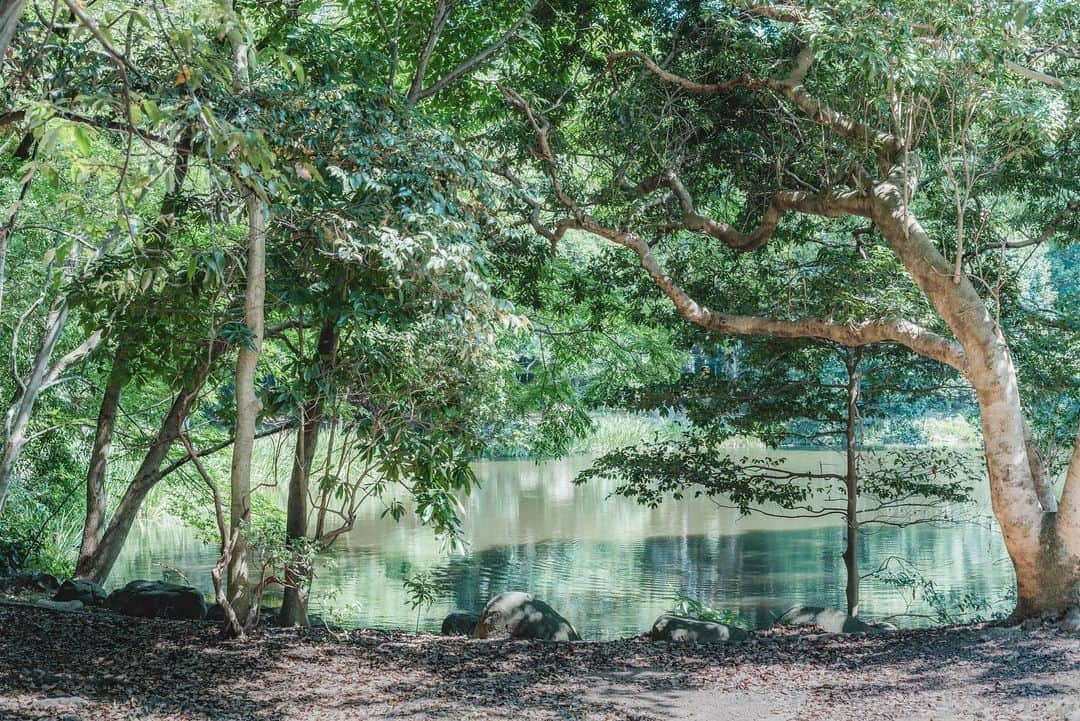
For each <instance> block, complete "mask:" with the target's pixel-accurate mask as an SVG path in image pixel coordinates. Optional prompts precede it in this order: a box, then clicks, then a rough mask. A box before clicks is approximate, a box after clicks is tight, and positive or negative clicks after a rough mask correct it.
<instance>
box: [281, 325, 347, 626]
mask: <svg viewBox="0 0 1080 721" xmlns="http://www.w3.org/2000/svg"><path fill="white" fill-rule="evenodd" d="M335 320H336V319H331V320H328V321H327V322H326V323H324V324H323V327H322V330H321V331H320V332H319V343H318V349H317V355H318V358H317V363H318V368H319V370H320V373H319V377H320V378H322V379H323V382H324V383H327V382H329V380H328V379H327V377H326V376H327V375H328V371H329V370H330V368H331V366H332V363H333V359H334V356H335V354H336V353H337V324H336V322H335ZM312 392H313V393H314V394H315V399H314V400H312V401H310V402H309V403H308V404H307V405H305V406H304V408H303V410H302V414H303V415H302V417H301V419H300V429H299V431H298V432H297V434H296V454H295V455H294V456H293V468H292V476H291V477H290V478H289V507H288V517H287V519H286V522H285V544H286V545H287V546H289V547H294V546H296V545H297V543H298V542H300V541H302V540H304V539H306V538H307V535H308V504H307V501H308V485H309V482H310V479H311V466H312V464H313V463H314V460H315V450H316V447H317V446H318V443H319V430H320V428H321V426H322V421H323V412H324V409H325V407H326V399H327V397H328V395H329V393H328V392H326V391H324V390H322V389H318V388H315V389H312ZM311 579H312V569H311V568H310V567H307V566H305V565H298V566H292V565H290V566H289V567H288V568H286V569H285V584H286V585H285V597H284V599H283V600H282V603H281V615H280V619H279V620H280V622H281V625H283V626H304V627H306V626H307V625H308V615H307V601H308V589H309V588H310V586H311Z"/></svg>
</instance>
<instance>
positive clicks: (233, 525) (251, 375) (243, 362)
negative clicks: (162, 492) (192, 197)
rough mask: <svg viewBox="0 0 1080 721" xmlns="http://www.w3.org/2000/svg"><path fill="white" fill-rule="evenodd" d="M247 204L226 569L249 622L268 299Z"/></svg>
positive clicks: (260, 242) (261, 236)
mask: <svg viewBox="0 0 1080 721" xmlns="http://www.w3.org/2000/svg"><path fill="white" fill-rule="evenodd" d="M245 204H246V206H247V214H248V252H247V289H246V291H245V293H244V323H245V324H246V325H247V327H248V329H249V330H250V331H251V338H250V339H249V344H247V345H244V346H242V347H241V348H240V353H239V355H238V356H237V359H236V443H235V444H234V445H233V454H232V469H231V474H230V478H231V489H232V498H231V502H230V506H229V530H230V532H231V533H235V532H237V530H239V537H238V538H237V541H236V544H235V545H234V546H233V552H232V557H231V558H230V559H229V566H228V569H227V576H226V580H227V587H228V597H229V603H230V604H231V605H232V607H233V610H234V611H235V612H236V615H237V617H239V618H247V616H248V611H249V610H250V608H251V589H250V585H249V582H248V559H247V538H246V533H245V528H244V527H245V526H246V525H247V524H248V522H249V521H250V518H251V456H252V452H253V450H254V447H255V428H256V425H257V423H258V418H259V412H260V411H261V410H262V402H261V401H260V400H259V397H258V395H256V393H255V370H256V366H257V365H258V363H259V355H260V354H261V352H262V342H263V305H264V303H265V299H266V265H265V263H266V230H265V226H264V222H265V221H264V218H263V208H262V203H261V202H260V201H259V198H258V196H256V195H255V194H254V192H250V191H249V195H248V196H247V198H246V201H245Z"/></svg>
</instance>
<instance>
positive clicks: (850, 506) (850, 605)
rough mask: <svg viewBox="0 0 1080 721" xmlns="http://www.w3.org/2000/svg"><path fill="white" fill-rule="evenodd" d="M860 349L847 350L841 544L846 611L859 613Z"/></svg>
mask: <svg viewBox="0 0 1080 721" xmlns="http://www.w3.org/2000/svg"><path fill="white" fill-rule="evenodd" d="M861 358H862V349H860V348H855V349H853V350H852V351H851V353H850V354H849V356H848V358H847V361H846V365H847V373H848V380H847V413H846V415H847V418H846V422H847V427H846V429H845V430H846V433H845V437H844V441H845V443H844V446H845V449H846V452H847V475H846V478H845V485H846V488H847V510H846V512H845V514H844V520H845V526H846V529H845V530H846V540H847V544H846V547H845V548H844V567H845V570H846V572H847V613H848V615H849V616H858V615H859V459H858V456H857V454H856V452H855V451H856V431H857V422H858V417H859V392H860V390H861V383H862V378H861V375H860V373H859V361H860V359H861Z"/></svg>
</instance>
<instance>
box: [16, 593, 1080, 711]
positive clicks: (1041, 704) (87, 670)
mask: <svg viewBox="0 0 1080 721" xmlns="http://www.w3.org/2000/svg"><path fill="white" fill-rule="evenodd" d="M1014 718H1015V719H1024V718H1031V719H1038V720H1039V721H1059V720H1060V721H1080V639H1078V638H1077V637H1076V636H1068V635H1065V634H1063V633H1062V632H1060V631H1058V630H1056V629H1054V628H1049V627H1040V628H1035V629H1030V630H1029V629H1020V628H994V627H984V626H966V627H957V628H949V629H937V630H923V631H907V632H898V633H893V634H886V635H875V636H861V637H860V636H854V635H853V636H844V637H841V636H824V635H818V636H794V635H790V634H787V635H782V636H765V637H761V638H757V639H755V640H753V641H750V642H748V643H742V644H733V645H727V646H723V645H714V646H693V645H668V644H657V643H650V642H648V641H646V640H643V639H630V640H624V641H604V642H582V643H573V644H565V643H563V644H555V643H542V642H525V641H501V642H500V641H472V640H466V639H455V638H441V637H437V636H426V635H415V634H410V633H404V632H386V631H369V630H360V631H350V632H347V633H340V634H330V633H328V632H325V631H323V632H315V631H310V632H301V631H295V630H267V631H261V632H258V633H257V634H255V635H253V636H251V637H249V638H248V639H246V640H244V641H222V640H220V638H219V637H218V635H217V629H216V628H215V627H214V626H213V625H210V624H203V623H191V622H183V621H152V620H144V619H136V618H128V617H125V616H118V615H112V614H110V613H105V612H101V613H63V612H56V611H50V610H46V609H40V608H35V607H32V606H25V605H14V604H3V605H0V719H4V720H5V721H38V720H40V719H59V720H62V721H98V720H101V721H113V720H116V719H125V720H129V719H130V720H134V719H139V720H140V721H142V720H147V721H149V720H153V721H158V720H164V719H169V720H171V721H173V720H175V721H179V720H183V721H209V720H215V721H216V720H223V721H224V720H230V721H231V720H233V719H236V720H239V719H245V720H246V719H258V720H263V719H265V720H266V721H271V720H274V721H276V720H278V719H289V720H293V719H295V720H297V721H301V720H302V721H307V720H308V719H312V720H319V721H322V720H326V721H338V720H342V721H344V720H345V719H348V720H349V721H352V720H354V719H365V720H366V719H376V720H387V721H389V720H390V719H393V720H395V721H399V720H416V721H418V720H420V719H437V720H446V721H450V720H451V719H453V720H455V721H457V720H459V719H460V720H463V721H464V720H467V719H507V720H509V719H515V720H522V721H540V720H544V721H547V720H554V719H580V720H583V721H584V720H588V721H600V720H602V719H620V720H622V719H626V720H627V721H631V720H633V721H655V720H658V719H665V720H682V719H686V720H694V721H699V720H700V721H706V720H708V721H713V720H715V721H743V720H746V721H751V720H753V721H759V720H762V719H858V720H859V721H874V720H875V719H988V720H990V719H992V720H994V721H996V720H997V719H1014Z"/></svg>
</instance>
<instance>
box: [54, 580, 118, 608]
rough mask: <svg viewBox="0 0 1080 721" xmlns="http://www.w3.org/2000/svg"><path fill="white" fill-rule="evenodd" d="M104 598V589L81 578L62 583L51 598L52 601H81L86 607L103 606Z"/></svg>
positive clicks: (105, 595)
mask: <svg viewBox="0 0 1080 721" xmlns="http://www.w3.org/2000/svg"><path fill="white" fill-rule="evenodd" d="M106 598H107V594H106V593H105V589H104V588H102V587H101V585H100V584H97V583H94V582H93V581H87V580H85V579H82V578H73V579H71V580H70V581H64V583H63V585H61V586H60V588H59V590H57V592H56V595H55V596H53V600H54V601H82V602H83V603H84V604H86V605H87V606H101V605H104V603H105V601H106Z"/></svg>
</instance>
